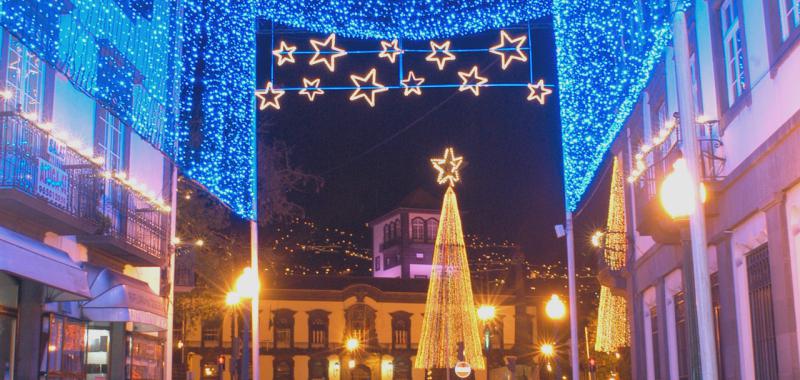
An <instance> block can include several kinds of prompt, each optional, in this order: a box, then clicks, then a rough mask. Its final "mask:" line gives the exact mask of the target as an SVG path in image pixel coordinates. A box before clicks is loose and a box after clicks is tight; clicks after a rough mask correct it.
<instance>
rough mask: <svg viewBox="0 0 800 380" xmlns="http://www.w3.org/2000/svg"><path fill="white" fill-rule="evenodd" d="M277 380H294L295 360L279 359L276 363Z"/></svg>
mask: <svg viewBox="0 0 800 380" xmlns="http://www.w3.org/2000/svg"><path fill="white" fill-rule="evenodd" d="M274 378H275V380H293V379H294V360H292V359H278V360H276V361H275V376H274Z"/></svg>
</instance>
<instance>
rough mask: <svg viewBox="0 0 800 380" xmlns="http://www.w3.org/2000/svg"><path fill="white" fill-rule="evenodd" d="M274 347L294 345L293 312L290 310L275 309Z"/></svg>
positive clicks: (290, 346)
mask: <svg viewBox="0 0 800 380" xmlns="http://www.w3.org/2000/svg"><path fill="white" fill-rule="evenodd" d="M274 334H275V335H274V337H273V338H274V341H275V348H292V347H294V312H293V311H291V310H286V309H283V310H276V311H275V333H274Z"/></svg>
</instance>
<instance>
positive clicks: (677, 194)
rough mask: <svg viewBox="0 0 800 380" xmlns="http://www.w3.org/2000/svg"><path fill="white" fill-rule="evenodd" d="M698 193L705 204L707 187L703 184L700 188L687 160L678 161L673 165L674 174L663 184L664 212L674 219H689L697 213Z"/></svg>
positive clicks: (668, 176)
mask: <svg viewBox="0 0 800 380" xmlns="http://www.w3.org/2000/svg"><path fill="white" fill-rule="evenodd" d="M694 189H697V191H695V190H694ZM698 193H699V196H700V201H701V202H705V201H706V189H705V186H703V184H702V183H701V184H700V185H699V187H698V186H697V185H696V184H695V182H694V180H693V179H692V175H691V173H690V172H689V167H688V166H687V164H686V160H684V159H683V158H679V159H677V160H676V161H675V163H674V164H672V173H670V174H669V175H667V177H666V178H665V179H664V182H663V183H662V184H661V192H660V194H659V197H660V198H661V205H662V206H663V207H664V210H665V211H666V212H667V214H669V216H670V217H672V219H687V218H688V217H689V216H690V215H692V214H694V212H695V204H696V202H695V197H696V196H698Z"/></svg>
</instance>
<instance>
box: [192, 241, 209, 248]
mask: <svg viewBox="0 0 800 380" xmlns="http://www.w3.org/2000/svg"><path fill="white" fill-rule="evenodd" d="M205 244H206V242H205V240H203V239H197V240H196V241H195V242H194V245H196V246H198V247H202V246H204V245H205Z"/></svg>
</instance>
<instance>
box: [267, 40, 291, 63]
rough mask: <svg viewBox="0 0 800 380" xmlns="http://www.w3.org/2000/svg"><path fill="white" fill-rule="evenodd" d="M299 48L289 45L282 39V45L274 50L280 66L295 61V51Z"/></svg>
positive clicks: (273, 52) (273, 53)
mask: <svg viewBox="0 0 800 380" xmlns="http://www.w3.org/2000/svg"><path fill="white" fill-rule="evenodd" d="M296 50H297V46H289V45H288V44H286V41H281V46H280V47H279V48H277V49H275V50H273V51H272V55H274V56H276V57H278V66H282V65H283V64H284V63H286V62H289V63H294V52H295V51H296Z"/></svg>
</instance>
